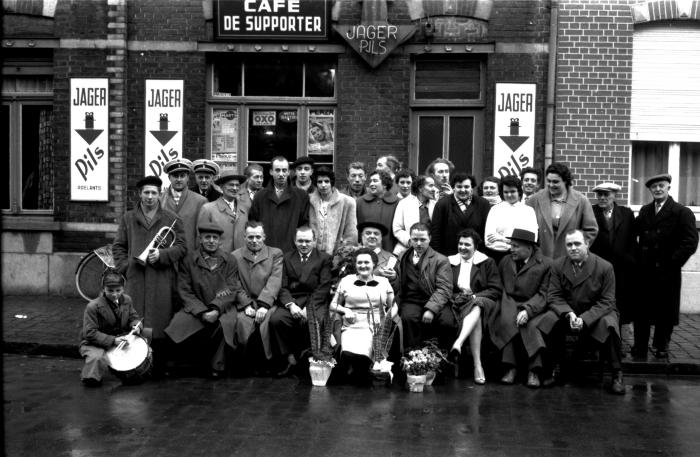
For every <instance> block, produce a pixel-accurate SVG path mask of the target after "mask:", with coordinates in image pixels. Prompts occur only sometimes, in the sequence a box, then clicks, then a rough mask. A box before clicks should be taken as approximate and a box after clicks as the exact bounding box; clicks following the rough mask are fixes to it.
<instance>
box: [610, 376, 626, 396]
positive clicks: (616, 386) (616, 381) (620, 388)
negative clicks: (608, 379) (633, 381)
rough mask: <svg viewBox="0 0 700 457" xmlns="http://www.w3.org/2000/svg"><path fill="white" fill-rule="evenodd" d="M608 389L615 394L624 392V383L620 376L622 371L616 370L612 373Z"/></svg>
mask: <svg viewBox="0 0 700 457" xmlns="http://www.w3.org/2000/svg"><path fill="white" fill-rule="evenodd" d="M610 390H611V391H612V393H614V394H615V395H624V394H625V384H624V380H623V378H622V371H617V372H615V373H614V374H613V380H612V384H611V385H610Z"/></svg>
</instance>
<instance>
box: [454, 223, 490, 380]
mask: <svg viewBox="0 0 700 457" xmlns="http://www.w3.org/2000/svg"><path fill="white" fill-rule="evenodd" d="M458 239H459V241H458V245H457V250H458V253H457V254H455V255H451V256H449V257H448V259H449V261H450V265H451V266H452V275H453V284H454V289H453V295H452V309H453V311H454V313H455V315H456V316H457V322H458V323H459V325H460V329H459V336H457V339H456V340H455V342H454V344H453V345H452V349H451V350H450V358H451V359H452V360H453V361H454V362H456V363H458V362H459V358H460V355H461V354H462V345H463V344H464V342H465V341H466V340H467V338H469V347H470V351H471V354H472V358H473V359H474V382H475V383H476V384H485V383H486V376H485V375H484V368H483V367H482V366H481V337H482V334H483V326H482V322H485V321H488V316H489V315H490V314H491V313H492V312H493V310H494V308H495V306H496V300H498V297H500V296H501V290H502V289H501V278H500V276H499V274H498V267H497V266H496V262H494V261H493V259H492V258H490V257H488V256H487V255H486V254H484V253H483V252H480V251H478V248H479V247H480V246H481V243H482V240H481V237H480V236H479V234H478V233H476V231H475V230H474V229H471V228H468V229H465V230H462V231H461V232H460V233H459V235H458Z"/></svg>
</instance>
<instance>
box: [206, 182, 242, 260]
mask: <svg viewBox="0 0 700 457" xmlns="http://www.w3.org/2000/svg"><path fill="white" fill-rule="evenodd" d="M243 182H245V176H242V175H239V174H237V173H236V172H235V171H234V170H226V171H224V172H223V173H222V174H221V176H219V179H217V180H216V184H217V185H218V186H219V187H220V188H221V191H222V192H223V194H222V195H221V197H219V198H218V199H217V200H216V201H214V202H210V203H207V204H205V205H204V206H203V207H202V210H201V211H200V212H199V222H198V223H199V224H202V223H204V222H214V223H216V224H218V225H219V226H220V227H221V228H222V230H223V234H222V235H221V250H222V251H224V252H226V253H229V254H230V253H232V252H233V251H235V250H236V249H238V248H241V247H243V246H245V224H246V222H248V209H247V208H245V207H244V206H243V205H241V203H240V201H239V198H240V195H241V194H240V188H241V185H242V184H243Z"/></svg>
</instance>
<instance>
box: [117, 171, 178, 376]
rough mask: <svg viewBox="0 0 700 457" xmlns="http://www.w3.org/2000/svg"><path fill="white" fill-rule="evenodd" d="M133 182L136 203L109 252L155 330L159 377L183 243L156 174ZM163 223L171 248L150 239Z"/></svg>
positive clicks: (147, 323)
mask: <svg viewBox="0 0 700 457" xmlns="http://www.w3.org/2000/svg"><path fill="white" fill-rule="evenodd" d="M136 185H137V187H138V189H139V197H140V201H139V203H138V205H137V206H136V208H134V209H132V210H130V211H127V213H126V214H125V215H124V217H123V218H122V220H121V221H120V222H119V228H118V229H117V235H116V238H115V240H114V244H113V245H112V253H113V254H114V263H115V265H116V269H117V271H118V272H119V273H121V274H123V275H124V276H126V287H125V290H124V291H125V292H126V293H127V294H128V295H129V296H130V297H131V298H132V300H133V302H134V308H135V309H136V312H137V313H138V314H139V315H140V316H143V318H144V322H143V324H144V327H150V328H152V329H153V342H152V347H153V369H154V376H158V375H162V374H164V371H165V362H166V360H167V358H168V354H167V352H168V344H167V338H166V337H165V333H164V329H165V327H166V326H167V325H168V323H169V322H170V319H171V318H172V317H173V300H174V299H175V296H174V293H176V292H175V291H176V290H177V289H176V287H175V279H176V275H177V264H178V262H179V261H180V259H181V258H182V257H184V256H185V253H186V252H187V247H186V246H185V231H184V230H183V228H182V222H181V220H180V218H179V217H178V216H177V214H175V213H174V212H172V211H170V210H168V209H166V208H164V207H163V206H162V205H161V204H160V200H159V198H158V196H159V194H160V189H161V186H162V185H163V182H162V181H161V180H160V178H159V177H157V176H146V177H145V178H143V179H141V180H139V182H138V183H137V184H136ZM163 227H165V228H166V229H167V228H171V229H172V231H173V232H174V235H175V237H174V238H175V239H174V241H173V244H172V246H171V245H170V244H169V243H167V244H165V245H163V246H161V247H155V246H153V245H152V244H151V243H152V242H153V240H154V239H155V238H156V236H157V235H158V234H159V232H160V231H161V228H163ZM163 231H166V230H163ZM168 238H170V237H168ZM143 253H147V257H146V259H145V261H144V262H141V261H139V260H138V259H137V258H138V257H139V256H141V255H142V254H143Z"/></svg>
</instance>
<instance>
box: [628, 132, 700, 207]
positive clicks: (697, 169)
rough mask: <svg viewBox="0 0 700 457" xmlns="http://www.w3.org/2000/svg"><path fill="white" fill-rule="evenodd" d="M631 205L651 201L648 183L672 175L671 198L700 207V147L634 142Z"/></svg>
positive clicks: (657, 142)
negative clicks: (653, 178) (660, 175)
mask: <svg viewBox="0 0 700 457" xmlns="http://www.w3.org/2000/svg"><path fill="white" fill-rule="evenodd" d="M631 162H632V163H631V171H632V173H631V174H632V176H631V183H630V204H631V205H644V204H646V203H649V202H650V201H651V196H650V194H649V190H648V189H647V188H646V187H644V183H645V182H646V180H647V179H648V178H649V177H651V176H654V175H657V174H659V173H670V174H671V176H672V178H673V182H672V183H671V192H670V193H671V196H672V197H673V198H674V199H675V200H676V201H678V202H679V203H681V204H683V205H686V206H694V207H700V143H676V142H661V141H633V142H632V160H631Z"/></svg>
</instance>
